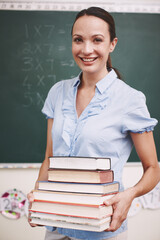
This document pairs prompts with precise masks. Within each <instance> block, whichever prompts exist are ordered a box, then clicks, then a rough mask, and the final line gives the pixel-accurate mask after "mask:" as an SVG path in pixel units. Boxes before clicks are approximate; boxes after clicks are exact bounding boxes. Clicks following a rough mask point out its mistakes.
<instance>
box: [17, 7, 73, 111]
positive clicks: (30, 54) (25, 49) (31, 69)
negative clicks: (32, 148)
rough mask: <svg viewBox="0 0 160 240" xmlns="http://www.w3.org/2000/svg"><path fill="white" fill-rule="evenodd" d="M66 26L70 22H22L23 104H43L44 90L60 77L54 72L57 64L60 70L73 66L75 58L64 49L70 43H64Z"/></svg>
mask: <svg viewBox="0 0 160 240" xmlns="http://www.w3.org/2000/svg"><path fill="white" fill-rule="evenodd" d="M40 7H41V6H40V5H39V8H40ZM46 8H47V5H46ZM63 27H64V28H63ZM66 27H67V28H70V27H71V26H70V24H68V23H66V25H65V26H62V27H60V28H58V27H57V26H56V25H55V24H40V23H39V24H33V25H32V24H29V23H26V24H24V39H25V40H24V42H23V43H22V47H21V72H22V74H23V78H22V87H23V96H24V102H23V103H22V104H23V107H25V108H29V107H32V106H36V107H38V108H42V106H43V104H44V99H45V98H46V94H47V93H45V94H44V90H45V89H46V88H47V90H49V88H50V87H51V86H52V85H53V84H54V83H56V81H57V80H61V79H57V76H56V75H57V72H58V71H59V69H58V68H57V66H58V67H60V69H61V72H62V70H63V69H64V72H65V71H66V69H70V68H71V69H72V68H73V67H75V63H74V60H73V59H70V58H68V53H67V51H69V50H71V46H70V47H69V48H68V47H66V46H67V45H66V36H65V34H66V30H65V28H66ZM58 74H59V73H58ZM70 74H71V75H72V76H73V74H72V73H70ZM48 86H49V87H48ZM47 92H48V91H47Z"/></svg>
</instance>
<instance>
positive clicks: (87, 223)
mask: <svg viewBox="0 0 160 240" xmlns="http://www.w3.org/2000/svg"><path fill="white" fill-rule="evenodd" d="M38 214H40V215H38ZM53 216H55V218H54V217H53ZM110 221H111V218H110V217H108V218H103V219H100V220H97V219H87V218H78V217H66V216H60V217H58V216H57V215H53V214H43V213H31V223H34V224H39V225H43V226H44V225H46V226H54V227H62V228H71V229H78V230H85V231H96V232H101V231H104V230H105V229H107V228H109V226H110Z"/></svg>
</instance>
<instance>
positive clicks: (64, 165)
mask: <svg viewBox="0 0 160 240" xmlns="http://www.w3.org/2000/svg"><path fill="white" fill-rule="evenodd" d="M49 168H56V169H81V170H109V169H111V159H110V158H94V157H59V156H58V157H56V156H54V157H49Z"/></svg>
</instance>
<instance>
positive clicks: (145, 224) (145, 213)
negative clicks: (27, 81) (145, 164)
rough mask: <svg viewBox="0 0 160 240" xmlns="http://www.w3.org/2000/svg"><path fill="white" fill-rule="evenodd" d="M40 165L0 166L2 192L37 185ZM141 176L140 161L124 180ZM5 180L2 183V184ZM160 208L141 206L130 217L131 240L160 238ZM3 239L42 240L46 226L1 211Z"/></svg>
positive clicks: (26, 189)
mask: <svg viewBox="0 0 160 240" xmlns="http://www.w3.org/2000/svg"><path fill="white" fill-rule="evenodd" d="M38 170H39V168H19V169H17V168H10V169H5V168H2V169H0V183H1V187H0V195H2V193H4V192H5V191H7V190H10V189H14V188H16V189H18V190H20V191H22V192H23V193H24V194H27V193H28V192H29V191H30V190H31V189H33V187H34V182H35V180H36V178H37V176H38ZM141 175H142V167H141V165H140V163H128V164H126V166H125V168H124V173H123V182H124V185H125V187H129V186H133V185H134V184H135V183H136V182H137V181H138V180H139V179H140V177H141ZM2 183H3V184H2ZM159 223H160V209H157V210H150V209H143V208H142V209H141V210H139V212H138V213H137V214H135V215H134V216H132V217H129V218H128V227H129V233H128V234H129V239H128V240H135V239H136V240H144V239H145V240H159V239H160V227H159ZM0 226H1V231H0V239H1V240H28V239H38V240H43V239H44V235H45V228H44V227H36V228H31V227H30V226H29V224H28V222H27V218H26V216H23V217H21V218H20V219H18V220H13V219H8V218H6V217H4V216H3V215H2V214H0Z"/></svg>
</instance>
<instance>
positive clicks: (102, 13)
mask: <svg viewBox="0 0 160 240" xmlns="http://www.w3.org/2000/svg"><path fill="white" fill-rule="evenodd" d="M85 15H87V16H95V17H98V18H100V19H102V20H104V21H105V22H106V23H107V24H108V26H109V33H110V41H111V42H112V41H113V40H114V38H115V37H116V30H115V22H114V19H113V17H112V16H111V15H110V14H109V13H108V12H107V11H106V10H104V9H103V8H100V7H90V8H87V9H83V10H82V11H80V12H79V13H78V14H77V15H76V18H75V21H74V23H73V26H72V31H71V33H72V32H73V27H74V24H75V22H76V21H77V20H78V19H79V18H80V17H83V16H85ZM106 65H107V68H108V69H111V68H113V67H112V62H111V57H110V55H109V57H108V60H107V64H106ZM113 69H114V70H115V72H116V73H117V75H118V78H120V79H121V76H120V73H119V72H118V70H117V69H115V68H113Z"/></svg>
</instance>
